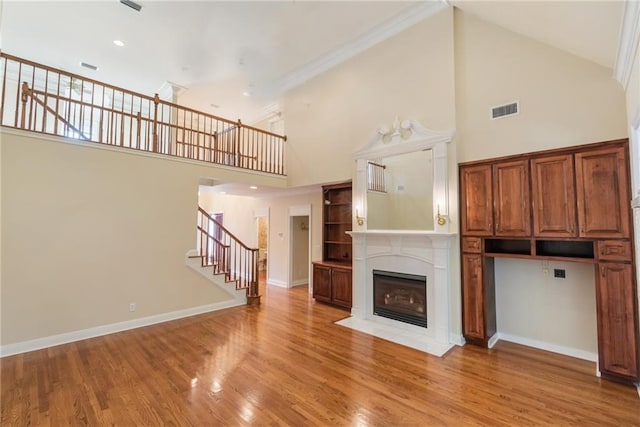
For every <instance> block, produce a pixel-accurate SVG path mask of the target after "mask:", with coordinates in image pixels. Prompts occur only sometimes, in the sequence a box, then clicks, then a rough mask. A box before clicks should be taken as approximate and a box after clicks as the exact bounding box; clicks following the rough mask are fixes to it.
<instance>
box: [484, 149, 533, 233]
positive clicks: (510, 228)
mask: <svg viewBox="0 0 640 427" xmlns="http://www.w3.org/2000/svg"><path fill="white" fill-rule="evenodd" d="M493 204H494V214H495V221H496V222H495V235H496V236H530V235H531V211H530V207H529V206H530V205H529V204H530V198H529V161H528V160H527V159H524V160H516V161H511V162H502V163H496V164H495V165H494V166H493Z"/></svg>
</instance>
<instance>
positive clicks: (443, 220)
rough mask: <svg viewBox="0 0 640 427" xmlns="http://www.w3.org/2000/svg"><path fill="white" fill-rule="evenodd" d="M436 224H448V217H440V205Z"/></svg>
mask: <svg viewBox="0 0 640 427" xmlns="http://www.w3.org/2000/svg"><path fill="white" fill-rule="evenodd" d="M436 222H437V223H438V225H445V224H446V223H447V217H446V216H442V215H440V205H438V213H437V214H436Z"/></svg>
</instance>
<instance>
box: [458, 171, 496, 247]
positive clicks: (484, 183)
mask: <svg viewBox="0 0 640 427" xmlns="http://www.w3.org/2000/svg"><path fill="white" fill-rule="evenodd" d="M491 191H492V189H491V165H480V166H469V167H463V168H461V169H460V205H461V209H462V221H461V225H462V234H468V235H475V236H492V235H493V203H492V195H491Z"/></svg>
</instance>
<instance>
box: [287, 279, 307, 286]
mask: <svg viewBox="0 0 640 427" xmlns="http://www.w3.org/2000/svg"><path fill="white" fill-rule="evenodd" d="M307 284H309V279H298V280H294V281H293V283H292V284H291V287H294V286H302V285H307Z"/></svg>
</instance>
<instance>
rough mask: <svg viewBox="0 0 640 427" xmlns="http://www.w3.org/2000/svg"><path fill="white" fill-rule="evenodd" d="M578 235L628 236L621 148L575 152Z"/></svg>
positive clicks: (626, 184)
mask: <svg viewBox="0 0 640 427" xmlns="http://www.w3.org/2000/svg"><path fill="white" fill-rule="evenodd" d="M576 189H577V200H578V225H579V228H580V237H604V238H615V237H620V238H623V237H629V222H630V209H631V207H630V199H629V180H628V169H627V158H626V151H625V149H624V147H617V148H607V149H602V150H596V151H586V152H583V153H577V154H576Z"/></svg>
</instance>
